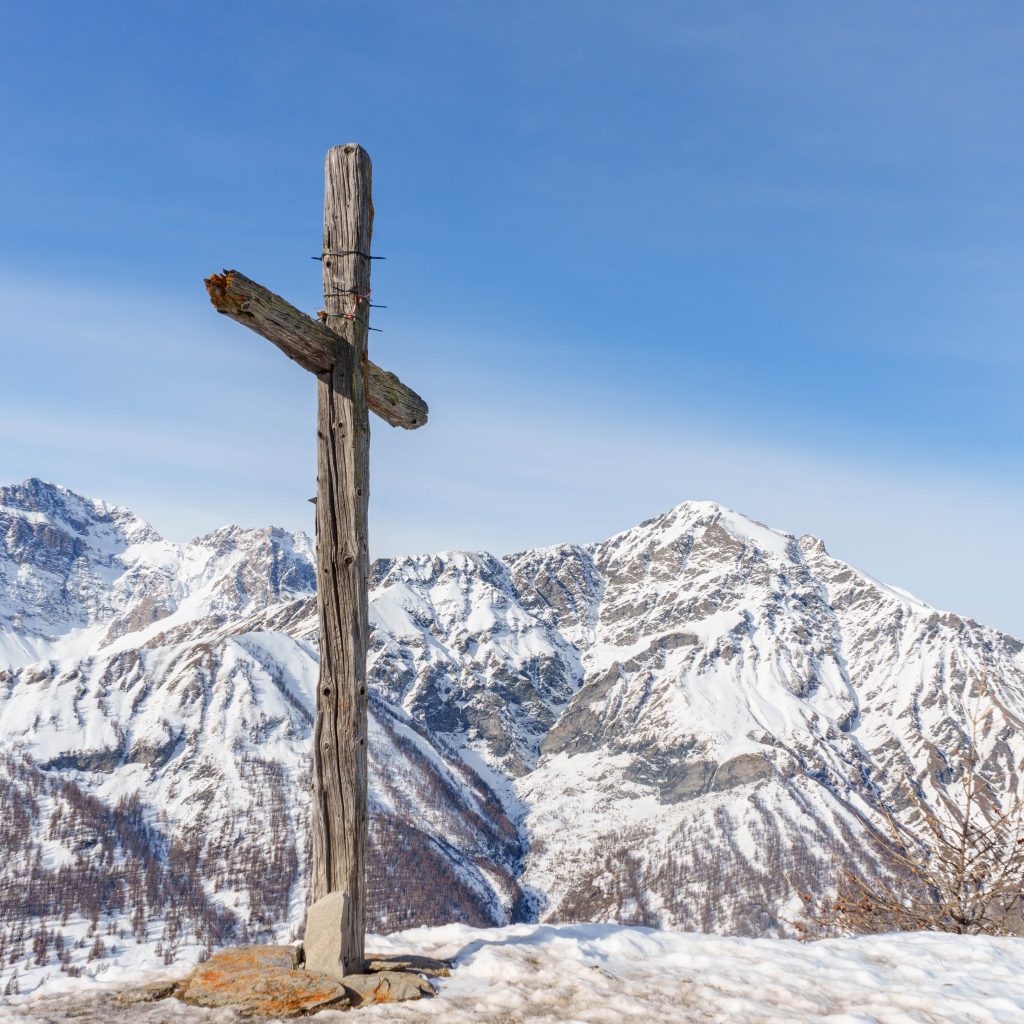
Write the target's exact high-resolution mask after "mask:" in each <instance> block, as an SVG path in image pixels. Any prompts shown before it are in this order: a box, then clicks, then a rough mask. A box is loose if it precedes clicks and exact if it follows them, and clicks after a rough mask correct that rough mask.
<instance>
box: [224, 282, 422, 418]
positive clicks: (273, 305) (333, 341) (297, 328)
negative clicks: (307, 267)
mask: <svg viewBox="0 0 1024 1024" xmlns="http://www.w3.org/2000/svg"><path fill="white" fill-rule="evenodd" d="M206 290H207V291H208V292H209V293H210V301H211V302H212V303H213V306H214V309H216V310H217V312H218V313H223V314H224V315H225V316H229V317H231V319H232V320H237V321H238V322H239V323H240V324H244V325H245V326H246V327H248V328H250V329H251V330H254V331H255V332H256V333H257V334H259V335H262V336H263V337H264V338H266V339H267V341H272V342H273V343H274V344H275V345H276V346H277V347H278V348H279V349H280V350H281V351H282V352H283V353H284V354H285V355H286V356H288V358H289V359H294V360H295V362H297V363H298V364H299V366H302V367H304V368H305V369H307V370H309V371H310V372H311V373H318V374H319V373H327V372H329V371H330V370H331V369H332V368H333V367H334V364H335V362H336V361H337V358H338V356H337V353H338V345H339V344H340V343H342V342H343V341H344V339H343V338H341V337H339V336H338V335H337V334H336V333H335V332H334V331H332V330H331V329H330V328H329V327H327V326H326V325H324V324H322V323H320V322H319V321H318V320H314V319H313V318H312V317H311V316H307V315H306V314H305V313H303V312H302V310H300V309H296V308H295V307H294V306H293V305H291V303H289V302H286V301H285V300H284V299H282V298H281V296H280V295H275V294H274V293H273V292H272V291H269V290H268V289H266V288H264V287H263V286H262V285H259V284H257V283H256V282H255V281H250V280H249V278H247V277H246V276H245V275H244V274H240V273H239V272H238V271H237V270H225V271H224V272H223V273H222V274H212V275H211V276H210V277H208V278H207V279H206ZM366 406H367V408H368V409H369V410H370V411H371V412H374V413H376V414H377V415H378V416H379V417H380V418H381V419H382V420H384V421H385V423H390V424H391V426H393V427H404V428H405V429H406V430H415V429H416V428H417V427H422V426H423V424H424V423H426V422H427V412H428V410H427V403H426V402H424V401H423V399H422V398H420V396H419V395H417V394H416V392H415V391H413V390H412V388H410V387H407V386H406V385H405V384H403V383H402V382H401V381H400V380H399V379H398V378H397V377H396V376H395V375H394V374H393V373H389V372H388V371H387V370H382V369H381V368H380V367H379V366H377V365H376V364H375V363H371V362H369V361H368V362H367V364H366Z"/></svg>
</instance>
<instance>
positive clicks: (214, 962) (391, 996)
mask: <svg viewBox="0 0 1024 1024" xmlns="http://www.w3.org/2000/svg"><path fill="white" fill-rule="evenodd" d="M449 966H450V965H449V964H448V963H447V962H446V961H443V960H433V959H431V958H430V957H421V956H395V955H380V956H371V957H370V958H369V959H368V960H366V961H365V962H364V963H363V965H362V968H363V971H362V973H359V974H348V975H346V976H345V977H344V979H343V980H338V979H336V978H333V977H331V976H329V975H327V974H324V973H322V972H319V971H313V970H310V969H309V965H308V964H307V965H303V964H302V950H301V949H300V948H299V947H296V946H234V947H231V948H229V949H222V950H220V951H219V952H217V953H215V954H214V955H213V956H212V957H210V959H209V960H208V961H207V962H206V963H204V964H200V965H199V966H198V967H197V968H196V969H195V971H194V972H193V973H192V974H191V975H190V976H189V977H187V978H185V979H183V980H181V981H168V980H161V981H159V982H153V983H150V984H148V985H144V986H142V987H140V988H135V989H129V990H128V991H126V992H122V993H121V994H120V995H119V996H118V997H117V999H118V1001H119V1002H122V1003H142V1002H154V1001H156V1000H158V999H164V998H167V997H169V996H176V997H177V998H178V999H180V1000H182V1002H185V1003H188V1004H190V1005H192V1006H204V1007H211V1008H213V1007H230V1008H232V1009H234V1010H236V1011H238V1012H239V1013H241V1014H243V1015H246V1016H260V1017H294V1016H304V1015H307V1014H311V1013H316V1011H317V1010H324V1009H328V1008H330V1009H336V1010H340V1009H345V1008H349V1007H352V1008H354V1007H358V1006H369V1005H371V1004H373V1003H397V1002H401V1001H403V1000H406V999H422V998H423V997H424V996H432V995H433V994H434V990H433V988H432V987H431V985H430V982H429V981H428V980H427V978H428V977H446V976H447V975H448V973H449V970H448V968H449Z"/></svg>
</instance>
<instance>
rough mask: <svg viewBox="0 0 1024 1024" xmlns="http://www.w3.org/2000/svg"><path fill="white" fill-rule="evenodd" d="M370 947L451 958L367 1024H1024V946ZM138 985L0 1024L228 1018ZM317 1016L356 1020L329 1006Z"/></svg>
mask: <svg viewBox="0 0 1024 1024" xmlns="http://www.w3.org/2000/svg"><path fill="white" fill-rule="evenodd" d="M371 948H372V949H374V950H380V951H393V952H405V953H408V952H417V953H422V954H427V955H431V956H443V957H451V958H454V959H455V961H456V967H455V970H454V972H453V974H452V977H450V978H445V979H442V980H441V981H440V983H439V991H438V995H437V998H435V999H431V1000H425V1001H422V1002H419V1003H405V1004H402V1005H398V1006H380V1007H373V1008H370V1009H366V1010H360V1011H358V1019H359V1020H364V1019H365V1020H366V1021H367V1022H368V1024H370V1022H373V1021H425V1022H426V1021H437V1022H438V1024H462V1022H473V1024H549V1022H556V1021H557V1022H570V1024H571V1022H586V1024H605V1022H608V1024H612V1022H619V1021H642V1022H659V1021H679V1022H688V1021H705V1022H707V1021H715V1022H723V1024H725V1022H728V1024H783V1022H785V1024H811V1022H826V1021H827V1022H828V1024H958V1022H964V1024H987V1022H992V1024H1017V1022H1021V1021H1024V939H993V938H979V937H961V936H954V935H939V934H909V935H908V934H903V935H884V936H871V937H864V938H858V939H834V940H829V941H824V942H816V943H808V944H800V943H797V942H794V941H790V940H782V939H740V938H725V937H722V936H717V935H702V934H695V933H685V932H667V931H652V930H648V929H643V928H627V927H622V926H617V925H515V926H512V927H507V928H490V929H474V928H467V927H465V926H463V925H444V926H441V927H437V928H420V929H414V930H411V931H407V932H403V933H397V934H394V935H390V936H387V937H383V938H382V937H374V938H372V939H371ZM153 977H155V975H153V974H150V975H147V976H146V978H147V979H152V978H153ZM138 980H142V977H141V976H140V975H138V974H137V973H136V974H134V975H133V974H132V973H131V972H128V971H126V970H125V969H124V968H119V967H116V966H112V967H111V970H110V971H109V972H108V973H106V974H100V975H98V976H97V977H96V978H94V979H69V978H64V979H62V980H59V981H54V982H53V983H52V984H50V985H44V986H43V987H42V988H41V989H40V990H38V991H37V992H36V993H34V994H33V995H32V996H26V997H20V998H12V999H8V1000H6V1001H0V1021H4V1022H7V1021H17V1022H20V1024H27V1022H33V1024H41V1022H43V1021H46V1022H50V1021H59V1020H63V1019H74V1020H75V1021H77V1022H78V1024H92V1022H97V1024H98V1022H100V1021H102V1022H103V1024H116V1022H118V1021H124V1022H129V1021H131V1022H147V1024H156V1022H157V1021H162V1022H173V1021H188V1020H195V1021H210V1022H215V1021H217V1022H220V1021H231V1020H234V1019H235V1018H234V1014H233V1013H231V1012H229V1011H223V1010H219V1011H213V1010H210V1011H207V1010H197V1009H194V1008H190V1007H187V1006H184V1005H183V1004H181V1003H178V1002H176V1001H174V1000H169V1001H164V1002H160V1003H156V1004H149V1005H146V1006H142V1007H131V1008H122V1007H120V1006H119V1005H118V1004H115V1003H113V1002H112V993H113V992H114V991H116V990H117V988H118V987H124V986H125V985H126V984H128V983H129V981H138ZM317 1019H318V1020H320V1021H323V1024H330V1022H340V1021H341V1020H348V1021H351V1020H352V1019H353V1018H352V1017H347V1016H345V1015H343V1014H342V1013H340V1012H335V1011H330V1012H324V1013H322V1014H320V1015H318V1017H317Z"/></svg>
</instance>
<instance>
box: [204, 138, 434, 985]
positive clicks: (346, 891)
mask: <svg viewBox="0 0 1024 1024" xmlns="http://www.w3.org/2000/svg"><path fill="white" fill-rule="evenodd" d="M370 191H371V167H370V158H369V156H368V155H367V153H366V151H365V150H364V149H363V148H362V147H361V146H357V145H352V144H350V145H346V146H335V147H334V148H333V149H331V150H330V151H329V152H328V154H327V159H326V162H325V168H324V246H323V253H322V259H323V282H324V308H323V310H322V311H321V312H320V314H319V317H320V320H319V321H317V320H314V319H313V318H312V317H309V316H307V315H306V314H305V313H302V312H301V311H300V310H298V309H296V308H295V307H294V306H292V305H289V303H287V302H285V300H284V299H282V298H281V297H280V296H278V295H275V294H274V293H273V292H270V291H268V290H267V289H266V288H263V287H261V286H260V285H258V284H256V283H255V282H253V281H250V280H249V278H247V277H245V276H244V275H242V274H240V273H239V272H238V271H236V270H225V271H224V272H223V273H222V274H214V275H213V276H211V277H209V278H207V280H206V289H207V291H208V292H209V293H210V300H211V301H212V302H213V305H214V307H215V308H216V309H217V311H218V312H219V313H224V314H225V315H226V316H229V317H231V319H232V320H237V321H238V322H239V323H240V324H244V325H245V326H246V327H249V328H251V329H252V330H254V331H255V332H256V333H257V334H261V335H262V336H263V337H264V338H266V339H267V340H268V341H272V342H273V343H274V344H275V345H276V346H277V347H278V348H279V349H281V351H282V352H284V354H285V355H286V356H288V357H289V358H290V359H294V360H295V362H297V363H298V364H299V365H300V366H303V367H305V368H306V369H307V370H309V371H310V372H311V373H314V374H316V377H317V424H316V437H317V496H316V567H317V585H316V596H317V604H318V613H319V620H320V680H319V685H318V687H317V698H316V726H315V730H314V745H313V798H312V808H311V827H312V839H313V842H312V860H311V864H310V903H311V904H312V906H311V907H310V912H309V918H308V921H309V922H311V921H312V919H313V916H314V907H318V906H319V907H323V906H327V907H328V913H330V914H333V916H334V918H340V920H337V921H335V924H334V929H335V938H334V940H332V941H334V943H335V948H334V950H333V953H332V954H331V959H332V963H333V961H334V960H336V961H337V968H336V973H340V974H342V975H344V974H349V973H357V972H359V971H360V970H362V961H363V956H364V937H365V932H366V871H365V857H366V831H367V802H366V744H367V725H366V640H367V602H368V597H367V575H368V573H369V549H368V545H367V522H366V519H367V516H366V511H367V499H368V498H369V493H370V488H369V450H370V427H369V419H368V416H367V410H368V409H369V410H372V411H373V412H375V413H376V414H377V415H378V416H380V417H381V419H383V420H384V421H385V422H387V423H390V424H391V426H393V427H404V428H406V429H407V430H413V429H415V428H417V427H421V426H422V425H423V424H424V423H426V421H427V405H426V402H424V401H423V399H422V398H420V397H419V395H417V394H416V393H415V392H414V391H412V390H410V389H409V388H407V387H406V386H405V385H404V384H403V383H402V382H401V381H400V380H399V379H398V378H397V377H396V376H395V375H394V374H393V373H387V372H385V371H384V370H381V369H380V368H379V367H378V366H375V365H374V364H373V363H371V362H370V361H369V359H368V358H367V354H366V338H367V332H368V330H369V319H370V237H371V235H372V232H373V203H372V200H371V196H370ZM332 894H334V895H333V897H332ZM322 916H323V915H322V913H321V918H322ZM309 928H310V925H309V923H307V959H308V956H309V942H310V936H309ZM339 943H340V945H339ZM328 944H329V945H330V943H328ZM321 959H322V957H321ZM332 973H335V972H332Z"/></svg>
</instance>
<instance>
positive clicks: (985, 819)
mask: <svg viewBox="0 0 1024 1024" xmlns="http://www.w3.org/2000/svg"><path fill="white" fill-rule="evenodd" d="M996 716H998V717H999V718H1000V719H1001V720H1002V723H1003V724H1009V723H1008V721H1007V718H1006V715H1005V713H1004V712H1003V711H1002V710H1001V708H1000V707H999V705H998V704H997V702H996V701H995V700H994V699H993V697H992V695H991V693H990V692H989V690H988V687H987V685H986V681H985V680H984V678H983V679H982V680H981V684H980V692H979V694H978V697H977V699H976V700H975V703H974V706H973V708H972V711H971V714H970V716H969V718H968V724H969V732H968V733H967V734H965V735H964V736H963V737H962V738H961V741H960V743H959V745H958V747H957V749H956V750H955V751H954V752H953V755H952V757H951V758H950V764H949V769H950V772H949V774H950V775H951V778H950V781H949V782H948V783H947V784H946V785H944V786H942V787H941V789H940V792H939V799H938V801H937V802H936V806H934V807H933V806H931V805H930V804H929V803H928V802H927V801H926V799H925V796H924V794H923V793H922V791H921V789H920V787H919V786H918V785H917V784H916V783H915V782H914V781H912V780H905V781H904V783H903V785H902V786H901V792H902V793H903V794H904V795H905V796H906V798H907V802H908V805H909V811H910V813H909V814H904V815H903V818H904V821H900V820H898V819H897V816H896V812H895V810H894V808H893V807H892V806H891V805H890V804H888V803H886V802H885V801H882V800H879V804H878V808H877V809H878V810H879V812H880V817H881V826H880V827H879V828H872V829H870V830H869V836H870V843H871V847H872V848H873V852H874V854H875V858H874V867H873V868H871V869H869V870H868V871H865V870H863V869H862V868H861V867H860V866H859V865H855V864H852V863H838V862H837V876H838V877H837V888H836V892H835V894H834V895H832V896H827V897H820V896H814V895H811V894H809V893H801V894H800V895H801V898H802V899H803V901H804V912H805V919H804V920H802V921H797V922H793V923H794V925H795V927H796V928H797V930H798V931H799V932H800V934H801V937H803V938H818V937H822V936H825V935H836V934H839V935H850V934H861V933H875V932H890V931H941V932H954V933H956V934H960V935H979V934H983V935H1020V934H1024V893H1022V889H1024V799H1022V797H1021V794H1020V789H1019V784H1018V783H1017V776H1016V774H1015V773H1014V774H1012V775H1008V774H1007V773H1006V772H1005V771H1002V770H1000V769H999V766H998V765H997V764H995V763H994V762H993V763H991V764H986V763H985V762H983V760H982V758H981V755H980V753H979V750H978V738H979V735H984V734H987V733H989V732H990V731H991V729H992V727H993V722H994V720H995V718H996ZM1021 768H1024V764H1022V765H1020V766H1018V771H1019V770H1020V769H1021ZM906 822H910V823H906Z"/></svg>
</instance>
